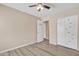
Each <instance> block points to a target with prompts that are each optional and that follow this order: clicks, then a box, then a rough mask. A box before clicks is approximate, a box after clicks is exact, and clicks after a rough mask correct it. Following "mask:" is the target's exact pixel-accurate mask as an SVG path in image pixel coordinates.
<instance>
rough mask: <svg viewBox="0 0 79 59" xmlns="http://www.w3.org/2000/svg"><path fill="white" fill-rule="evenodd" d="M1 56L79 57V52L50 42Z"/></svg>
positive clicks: (46, 41) (0, 54)
mask: <svg viewBox="0 0 79 59" xmlns="http://www.w3.org/2000/svg"><path fill="white" fill-rule="evenodd" d="M0 56H79V51H76V50H72V49H69V48H66V47H62V46H59V45H52V44H49V42H48V40H45V41H43V42H40V43H36V44H32V45H29V46H25V47H22V48H18V49H15V50H12V51H8V52H5V53H0Z"/></svg>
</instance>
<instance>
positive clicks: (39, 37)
mask: <svg viewBox="0 0 79 59" xmlns="http://www.w3.org/2000/svg"><path fill="white" fill-rule="evenodd" d="M43 37H44V31H43V22H42V21H40V20H38V21H37V42H41V41H43V40H44V39H43Z"/></svg>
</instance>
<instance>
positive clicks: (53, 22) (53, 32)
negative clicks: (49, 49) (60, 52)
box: [49, 8, 79, 44]
mask: <svg viewBox="0 0 79 59" xmlns="http://www.w3.org/2000/svg"><path fill="white" fill-rule="evenodd" d="M72 15H79V8H74V9H71V10H66V11H61V12H59V13H57V14H55V15H53V16H51V17H49V40H50V43H51V44H56V43H57V20H58V19H59V18H63V17H67V16H72Z"/></svg>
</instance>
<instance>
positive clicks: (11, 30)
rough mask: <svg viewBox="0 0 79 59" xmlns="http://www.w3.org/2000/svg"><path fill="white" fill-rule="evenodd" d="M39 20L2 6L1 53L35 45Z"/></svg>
mask: <svg viewBox="0 0 79 59" xmlns="http://www.w3.org/2000/svg"><path fill="white" fill-rule="evenodd" d="M37 19H38V18H36V17H34V16H31V15H28V14H25V13H23V12H20V11H17V10H14V9H11V8H9V7H6V6H3V5H0V51H3V50H7V49H11V48H15V47H18V46H21V45H25V44H26V45H28V44H32V43H35V42H36V21H37Z"/></svg>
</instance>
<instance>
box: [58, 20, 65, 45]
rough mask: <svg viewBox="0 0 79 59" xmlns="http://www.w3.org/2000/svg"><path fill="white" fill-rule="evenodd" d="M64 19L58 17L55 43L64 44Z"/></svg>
mask: <svg viewBox="0 0 79 59" xmlns="http://www.w3.org/2000/svg"><path fill="white" fill-rule="evenodd" d="M64 37H65V36H64V20H63V19H58V21H57V44H59V45H62V46H63V45H64V42H65V41H64V39H65V38H64Z"/></svg>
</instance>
